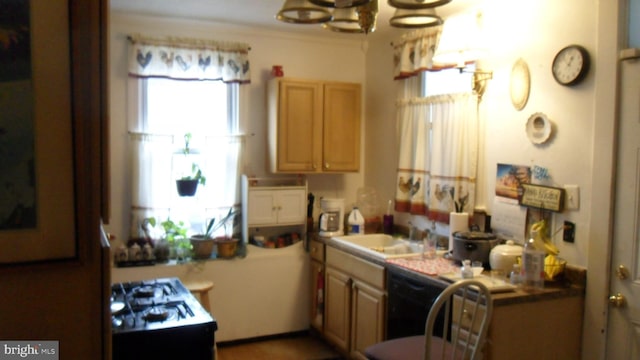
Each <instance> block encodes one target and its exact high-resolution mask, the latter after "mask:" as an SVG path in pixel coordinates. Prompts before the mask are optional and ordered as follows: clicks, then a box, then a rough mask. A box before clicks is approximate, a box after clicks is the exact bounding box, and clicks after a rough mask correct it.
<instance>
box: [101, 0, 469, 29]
mask: <svg viewBox="0 0 640 360" xmlns="http://www.w3.org/2000/svg"><path fill="white" fill-rule="evenodd" d="M479 1H481V0H453V1H451V2H450V3H448V4H446V5H443V6H440V7H438V8H436V12H437V13H438V15H440V16H441V17H442V18H443V19H444V18H446V17H447V16H449V15H451V14H453V13H457V12H460V11H462V10H463V9H465V8H467V7H469V6H471V5H473V4H475V3H478V2H479ZM110 3H111V10H112V11H118V12H126V13H130V14H141V15H153V16H163V17H166V16H169V17H179V18H187V19H197V20H203V21H215V22H217V23H231V24H240V25H250V26H254V27H260V28H265V29H271V30H276V31H291V30H295V31H296V32H298V33H307V34H318V35H321V34H328V33H330V31H327V30H325V29H322V27H321V26H320V25H298V24H288V23H283V22H280V21H278V20H276V19H275V15H276V13H277V12H278V11H279V10H280V8H281V7H282V4H283V3H284V0H111V1H110ZM378 3H379V13H378V20H377V26H376V31H375V32H374V33H373V34H370V35H369V36H374V35H375V34H393V33H398V34H401V33H403V32H406V31H407V30H406V29H396V28H392V27H390V26H389V19H390V18H391V16H392V15H393V12H394V8H392V7H391V6H389V5H388V4H387V1H386V0H379V1H378ZM336 35H340V36H351V37H353V36H358V35H349V34H336Z"/></svg>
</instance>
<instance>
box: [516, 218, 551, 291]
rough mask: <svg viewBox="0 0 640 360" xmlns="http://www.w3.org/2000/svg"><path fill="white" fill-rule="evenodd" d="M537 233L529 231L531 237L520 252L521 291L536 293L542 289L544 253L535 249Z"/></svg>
mask: <svg viewBox="0 0 640 360" xmlns="http://www.w3.org/2000/svg"><path fill="white" fill-rule="evenodd" d="M536 236H538V232H537V231H533V230H532V231H531V237H530V238H529V240H528V241H527V242H526V243H525V244H524V250H523V251H522V267H521V269H520V275H521V276H520V278H521V279H520V280H521V281H522V289H523V290H525V291H536V290H541V289H543V288H544V256H545V253H544V251H542V250H540V249H537V248H536V246H535V238H536Z"/></svg>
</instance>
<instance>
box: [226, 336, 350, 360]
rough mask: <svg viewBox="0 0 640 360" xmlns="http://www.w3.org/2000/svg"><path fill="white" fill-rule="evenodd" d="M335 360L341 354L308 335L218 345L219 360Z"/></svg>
mask: <svg viewBox="0 0 640 360" xmlns="http://www.w3.org/2000/svg"><path fill="white" fill-rule="evenodd" d="M328 359H331V360H334V359H342V358H341V357H340V355H339V353H338V352H337V351H335V350H333V349H332V348H331V347H330V346H329V345H327V344H326V343H325V342H323V341H322V340H321V339H320V338H318V337H317V336H315V335H310V334H308V333H303V334H294V335H291V336H282V337H274V338H268V339H261V340H256V341H251V342H238V343H227V344H225V343H222V344H219V345H218V359H217V360H328Z"/></svg>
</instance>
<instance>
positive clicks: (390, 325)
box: [387, 267, 444, 339]
mask: <svg viewBox="0 0 640 360" xmlns="http://www.w3.org/2000/svg"><path fill="white" fill-rule="evenodd" d="M387 274H388V275H387V276H388V279H387V284H388V285H387V286H388V288H387V294H388V304H387V339H395V338H399V337H405V336H413V335H422V334H424V325H425V323H426V321H427V315H428V314H429V310H430V309H431V305H432V304H433V302H434V301H435V300H436V298H437V297H438V295H440V293H441V292H442V291H443V290H444V287H440V286H438V285H435V284H433V283H430V282H428V281H426V280H425V279H420V278H421V276H420V275H416V276H407V275H405V274H403V273H402V270H397V269H394V268H393V267H390V268H388V271H387ZM443 322H444V315H443V314H440V315H439V316H438V318H437V320H436V324H435V327H434V328H435V329H437V330H436V331H435V332H434V334H435V335H437V336H442V331H441V329H442V323H443Z"/></svg>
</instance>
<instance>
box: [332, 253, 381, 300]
mask: <svg viewBox="0 0 640 360" xmlns="http://www.w3.org/2000/svg"><path fill="white" fill-rule="evenodd" d="M325 256H326V264H327V265H330V266H333V267H334V268H336V269H340V270H342V271H343V272H345V273H347V274H349V275H351V276H353V277H355V278H357V279H359V280H361V281H364V282H366V283H368V284H369V285H372V286H375V287H377V288H379V289H383V290H384V289H385V288H386V282H385V273H384V267H383V266H380V265H376V264H373V263H371V262H368V261H366V260H364V259H361V258H359V257H356V256H353V255H351V254H347V253H346V252H344V251H340V250H338V249H335V248H333V247H331V246H327V247H326V249H325Z"/></svg>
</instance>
